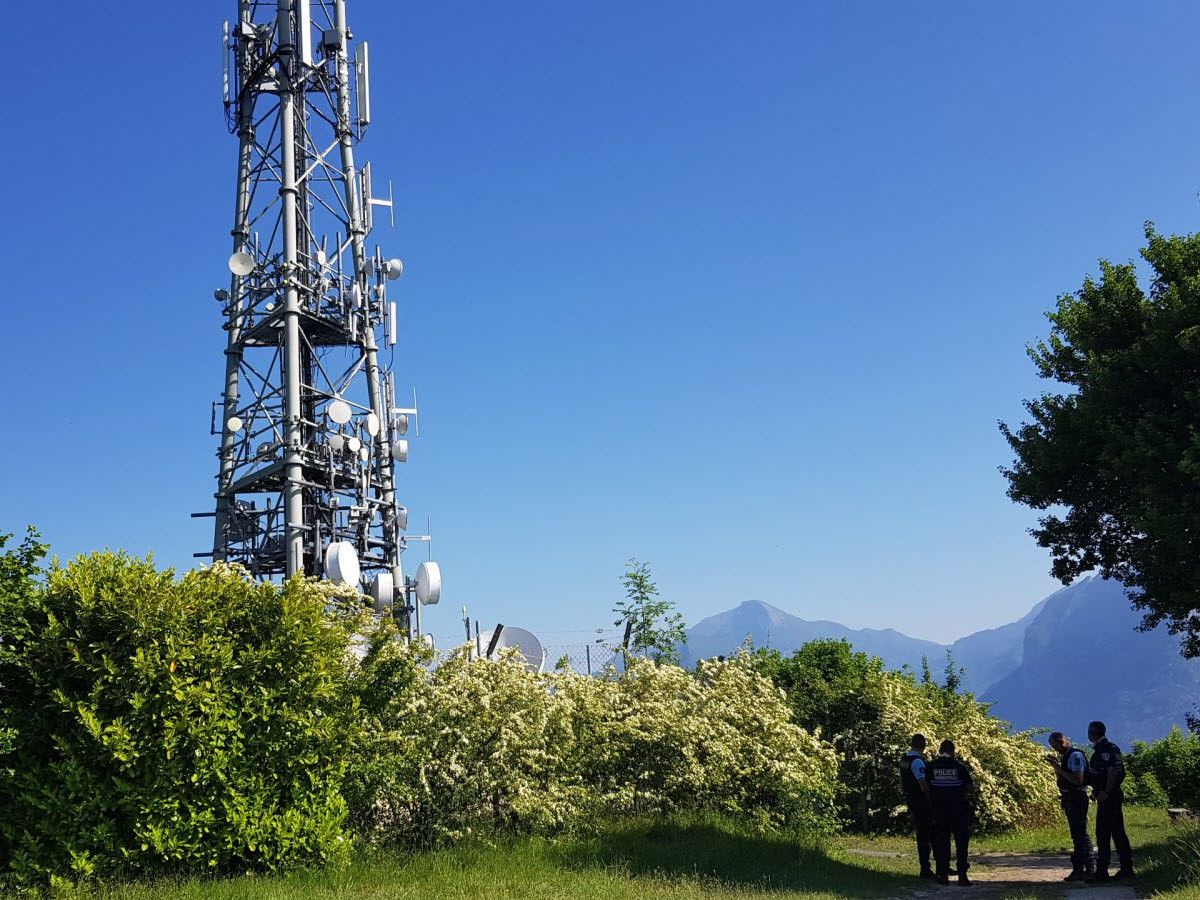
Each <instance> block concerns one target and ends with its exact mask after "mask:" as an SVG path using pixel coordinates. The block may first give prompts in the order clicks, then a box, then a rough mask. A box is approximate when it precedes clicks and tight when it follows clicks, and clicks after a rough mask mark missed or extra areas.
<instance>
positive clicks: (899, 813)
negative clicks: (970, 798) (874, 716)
mask: <svg viewBox="0 0 1200 900" xmlns="http://www.w3.org/2000/svg"><path fill="white" fill-rule="evenodd" d="M879 689H880V696H881V698H882V703H881V705H880V707H879V708H880V711H881V715H880V716H879V719H878V720H876V721H872V720H864V721H863V722H862V723H861V725H860V726H859V727H857V728H856V730H855V731H854V732H853V733H851V734H849V735H847V736H845V739H844V744H843V746H844V747H845V752H846V758H847V762H850V761H852V760H858V761H859V762H860V766H859V767H858V771H859V772H860V779H859V780H858V781H857V782H856V783H854V784H848V785H847V787H848V789H849V790H856V789H859V788H860V786H863V785H865V786H868V787H869V788H870V792H869V793H870V799H869V801H868V803H869V807H870V810H872V811H877V812H876V814H875V815H871V816H870V820H871V821H875V822H876V823H877V824H885V823H887V822H889V821H890V822H891V823H892V824H904V823H906V822H907V813H906V807H905V806H904V798H903V796H902V795H901V792H900V783H899V776H898V762H899V759H900V757H901V756H902V755H903V754H904V752H905V751H906V750H907V749H908V743H909V738H910V737H911V736H912V735H913V733H915V732H920V733H921V734H924V735H925V736H926V738H927V739H928V740H929V749H930V753H936V752H937V746H938V744H939V743H941V741H942V740H943V739H944V738H949V739H950V740H952V741H954V743H955V745H956V746H957V750H958V755H959V756H961V757H962V758H963V760H964V761H966V763H967V764H968V765H969V766H970V767H971V772H972V774H973V776H974V778H975V782H976V790H977V793H976V825H977V827H978V828H980V829H981V830H997V829H1002V828H1009V827H1015V826H1023V825H1035V824H1042V823H1045V822H1048V821H1054V820H1056V817H1057V816H1058V791H1057V788H1056V787H1055V782H1054V775H1053V772H1052V770H1051V769H1050V767H1049V766H1047V765H1046V763H1045V762H1044V761H1043V759H1042V757H1043V755H1044V754H1045V752H1046V750H1045V748H1042V747H1039V746H1038V745H1037V744H1035V743H1034V742H1033V741H1032V740H1031V739H1030V735H1029V734H1027V733H1024V732H1022V733H1018V734H1011V733H1009V731H1008V726H1007V723H1005V722H1003V721H1001V720H1000V719H996V718H994V717H993V716H991V715H990V714H989V713H988V707H987V705H986V704H984V703H979V702H978V701H976V700H975V699H974V698H973V697H972V696H970V695H958V694H950V693H947V692H945V691H943V690H941V689H939V688H938V687H937V686H936V685H921V684H917V683H915V682H914V681H913V679H912V678H911V677H909V676H906V675H904V674H901V673H898V672H885V673H883V674H882V676H881V678H880V682H879ZM879 817H882V819H883V820H884V821H883V823H879V822H878V818H879Z"/></svg>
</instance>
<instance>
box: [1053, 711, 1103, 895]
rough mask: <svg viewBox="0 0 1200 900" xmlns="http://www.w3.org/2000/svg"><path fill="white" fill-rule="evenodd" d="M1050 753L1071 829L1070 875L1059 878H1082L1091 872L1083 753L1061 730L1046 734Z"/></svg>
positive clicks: (1086, 766) (1085, 769) (1090, 848)
mask: <svg viewBox="0 0 1200 900" xmlns="http://www.w3.org/2000/svg"><path fill="white" fill-rule="evenodd" d="M1050 746H1051V747H1053V748H1054V752H1053V753H1048V754H1046V762H1048V763H1050V765H1051V766H1052V767H1053V768H1054V774H1055V775H1057V776H1058V797H1059V801H1060V802H1061V803H1062V808H1063V812H1064V813H1066V815H1067V827H1068V828H1070V829H1071V874H1070V875H1068V876H1067V877H1066V878H1064V879H1063V881H1085V880H1086V879H1087V878H1089V877H1090V876H1091V874H1092V866H1093V862H1092V838H1091V835H1089V834H1088V827H1087V816H1088V796H1087V784H1086V776H1087V769H1088V759H1087V755H1086V754H1085V753H1084V752H1083V751H1082V750H1080V749H1079V748H1078V747H1074V746H1072V745H1071V739H1070V738H1069V737H1067V736H1066V735H1065V734H1063V733H1062V732H1061V731H1052V732H1051V733H1050Z"/></svg>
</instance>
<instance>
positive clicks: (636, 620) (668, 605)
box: [613, 559, 685, 662]
mask: <svg viewBox="0 0 1200 900" xmlns="http://www.w3.org/2000/svg"><path fill="white" fill-rule="evenodd" d="M621 583H622V584H623V585H624V586H625V599H624V600H621V601H618V602H617V605H616V606H615V607H614V608H613V612H614V613H616V615H617V619H616V621H615V622H614V623H613V624H614V625H618V626H621V627H626V626H628V627H629V650H631V651H632V652H633V653H635V654H639V655H643V656H647V655H648V656H650V657H651V658H652V659H656V660H659V661H660V662H678V661H679V649H678V647H679V644H680V643H682V641H683V640H684V637H685V635H684V627H683V616H682V615H680V614H679V613H678V612H676V611H675V604H674V603H672V602H671V601H670V600H658V599H655V598H656V597H657V596H658V586H657V585H656V584H655V583H654V582H653V581H652V580H651V578H650V566H649V565H648V564H647V563H644V562H638V561H637V560H636V559H631V560H629V564H628V566H627V567H626V571H625V575H624V576H623V577H622V579H621Z"/></svg>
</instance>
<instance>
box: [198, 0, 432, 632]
mask: <svg viewBox="0 0 1200 900" xmlns="http://www.w3.org/2000/svg"><path fill="white" fill-rule="evenodd" d="M352 39H353V35H352V34H351V32H350V29H349V28H348V27H347V24H346V0H240V2H239V3H238V16H237V21H236V22H234V23H233V24H232V25H230V24H229V23H226V26H225V34H224V58H225V80H224V90H225V111H226V121H227V124H228V126H229V129H230V131H231V132H232V133H233V134H236V135H237V138H238V161H237V191H236V194H235V204H234V220H233V230H232V234H233V253H232V255H231V256H230V257H229V271H230V273H231V280H230V286H229V288H228V289H221V290H218V291H217V292H216V294H215V296H216V298H217V300H218V302H219V303H221V305H222V312H223V314H224V316H225V325H224V328H225V330H226V331H227V333H228V339H227V345H226V349H225V385H224V394H223V396H222V399H221V400H220V401H218V402H217V403H214V404H213V423H212V432H213V433H214V434H219V435H220V436H221V444H220V449H219V450H218V453H217V455H218V457H219V459H220V469H219V474H218V475H217V491H216V510H215V512H214V513H205V514H202V515H212V516H214V521H215V531H214V536H213V549H212V552H211V554H208V553H204V554H197V556H209V555H211V557H212V558H213V559H214V560H218V561H219V560H226V561H229V562H236V563H240V564H241V565H243V566H245V567H246V568H248V569H249V570H250V571H251V572H252V573H253V574H254V575H256V576H258V577H263V578H270V577H278V576H286V577H290V576H292V575H295V574H298V573H300V574H307V575H320V576H323V577H326V578H330V579H332V580H335V581H343V582H345V583H347V584H350V585H352V586H355V587H358V588H360V589H365V590H366V592H367V593H368V594H369V595H370V596H371V597H372V598H373V599H374V603H375V608H376V610H377V611H379V612H385V611H386V610H388V609H389V608H394V610H395V612H396V614H397V615H398V617H399V618H400V619H401V622H402V626H403V627H404V628H406V629H407V631H408V633H409V634H410V635H412V634H414V632H415V631H416V630H418V629H419V627H420V624H419V610H420V605H421V604H422V603H436V602H437V600H438V598H439V596H440V594H441V573H440V571H439V570H438V567H437V564H436V563H431V562H428V563H422V564H421V567H420V568H419V570H418V572H417V574H416V577H414V578H406V577H405V576H404V573H403V571H402V569H401V563H400V558H401V554H402V553H403V551H404V548H405V545H406V544H407V543H408V542H410V541H418V540H428V537H427V536H421V535H406V534H405V531H406V529H407V527H408V510H407V509H406V508H405V507H404V505H403V504H402V503H401V502H400V500H399V499H398V498H397V493H396V488H397V484H396V468H397V464H399V463H403V462H405V460H406V459H407V457H408V441H407V439H406V438H405V434H406V433H407V431H408V426H409V424H410V420H411V421H412V423H413V424H414V425H416V415H417V409H416V402H415V401H416V398H415V394H414V395H413V403H412V405H411V406H405V407H400V406H398V405H397V402H396V387H395V380H394V377H393V373H392V370H391V366H390V364H389V363H387V362H385V361H384V360H383V359H381V352H380V343H381V338H382V341H383V342H384V343H385V344H386V345H387V347H388V348H389V349H390V350H391V352H390V353H389V357H390V356H391V355H393V354H394V347H395V345H396V343H397V319H396V304H395V302H393V301H391V300H389V299H388V295H387V287H388V284H389V282H392V281H394V280H395V279H397V278H398V277H400V274H401V272H402V271H403V264H402V263H401V261H400V260H399V259H394V258H386V257H385V256H384V255H383V254H382V253H381V251H380V250H379V248H378V247H375V248H370V249H369V248H368V240H367V239H368V236H369V235H370V234H371V229H372V224H373V221H372V220H373V212H374V211H375V210H376V209H386V210H387V211H388V213H389V216H390V215H391V213H392V198H391V189H390V187H389V189H388V194H387V197H386V198H385V197H382V196H376V194H375V192H374V186H373V184H372V175H371V166H370V164H369V163H367V164H362V165H360V164H359V163H357V162H356V160H355V149H356V147H357V145H358V143H359V141H360V140H361V139H362V137H363V134H364V133H365V132H366V130H367V126H368V125H369V124H370V122H371V79H370V69H369V63H368V53H367V45H366V43H358V44H357V45H356V47H355V49H354V51H353V56H352V55H351V42H352ZM414 601H415V602H414ZM414 610H415V611H416V612H417V615H416V616H415V617H411V616H410V613H412V612H413V611H414ZM413 619H415V621H414V620H413Z"/></svg>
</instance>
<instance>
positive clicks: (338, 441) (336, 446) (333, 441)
mask: <svg viewBox="0 0 1200 900" xmlns="http://www.w3.org/2000/svg"><path fill="white" fill-rule="evenodd" d="M329 447H330V449H332V450H333V452H334V453H341V452H342V450H344V449H345V447H346V439H345V438H344V437H342V436H341V435H340V434H331V435H330V436H329Z"/></svg>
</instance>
